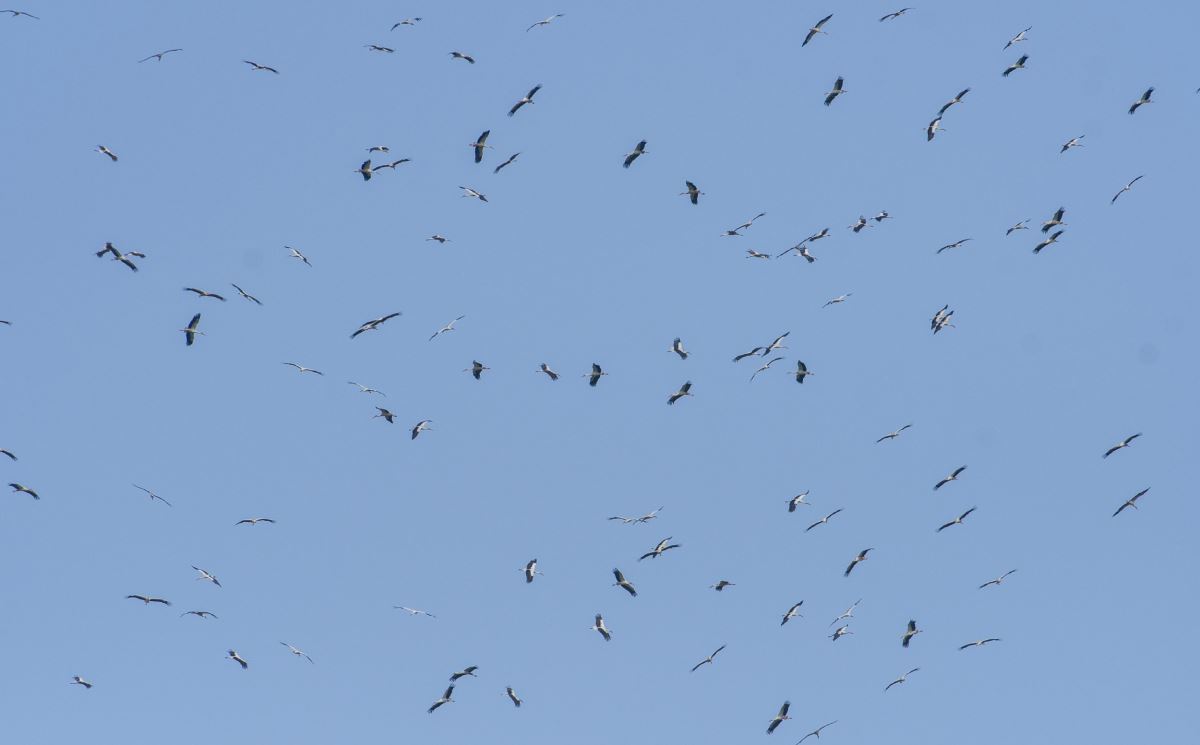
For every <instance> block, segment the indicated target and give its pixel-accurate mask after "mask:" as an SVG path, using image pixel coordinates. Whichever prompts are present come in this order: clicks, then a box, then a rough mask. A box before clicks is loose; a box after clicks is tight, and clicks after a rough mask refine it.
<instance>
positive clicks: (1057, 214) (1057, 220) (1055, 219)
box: [1042, 207, 1067, 233]
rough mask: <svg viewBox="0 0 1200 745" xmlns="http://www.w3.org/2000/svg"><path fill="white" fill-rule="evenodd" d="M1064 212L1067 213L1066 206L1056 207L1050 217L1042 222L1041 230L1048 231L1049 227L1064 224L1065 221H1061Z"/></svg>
mask: <svg viewBox="0 0 1200 745" xmlns="http://www.w3.org/2000/svg"><path fill="white" fill-rule="evenodd" d="M1065 214H1067V208H1066V207H1059V208H1058V209H1056V210H1055V211H1054V214H1053V215H1052V216H1051V217H1050V219H1049V220H1047V221H1046V222H1044V223H1042V232H1043V233H1049V232H1050V228H1053V227H1057V226H1059V225H1066V223H1065V222H1063V215H1065Z"/></svg>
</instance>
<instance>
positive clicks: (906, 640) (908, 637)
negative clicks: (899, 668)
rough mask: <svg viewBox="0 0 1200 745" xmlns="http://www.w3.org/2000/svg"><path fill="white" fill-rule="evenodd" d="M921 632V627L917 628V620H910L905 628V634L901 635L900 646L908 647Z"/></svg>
mask: <svg viewBox="0 0 1200 745" xmlns="http://www.w3.org/2000/svg"><path fill="white" fill-rule="evenodd" d="M919 633H921V629H918V628H917V622H916V621H913V620H909V622H908V627H907V628H905V629H904V635H903V636H901V637H900V646H902V647H904V648H905V649H908V645H909V644H910V643H911V642H912V640H913V637H914V636H916V635H917V634H919Z"/></svg>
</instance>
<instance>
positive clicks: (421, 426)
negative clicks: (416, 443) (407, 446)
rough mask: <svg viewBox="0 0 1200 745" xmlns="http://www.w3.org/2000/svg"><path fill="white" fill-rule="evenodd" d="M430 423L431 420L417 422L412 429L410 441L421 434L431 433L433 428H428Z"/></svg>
mask: <svg viewBox="0 0 1200 745" xmlns="http://www.w3.org/2000/svg"><path fill="white" fill-rule="evenodd" d="M432 423H433V420H432V419H422V420H421V421H419V422H417V423H416V425H415V426H413V428H412V437H411V438H410V439H413V440H415V439H417V435H419V434H421V433H422V432H426V431H433V428H432V427H430V426H429V425H430V424H432Z"/></svg>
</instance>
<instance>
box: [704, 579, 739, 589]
mask: <svg viewBox="0 0 1200 745" xmlns="http://www.w3.org/2000/svg"><path fill="white" fill-rule="evenodd" d="M736 586H737V584H736V583H734V582H730V581H729V580H726V579H721V580H717V583H716V584H714V585H709V586H708V587H709V589H710V590H716V591H717V592H723V591H724V590H725V588H726V587H736Z"/></svg>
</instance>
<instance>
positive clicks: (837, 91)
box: [825, 75, 846, 106]
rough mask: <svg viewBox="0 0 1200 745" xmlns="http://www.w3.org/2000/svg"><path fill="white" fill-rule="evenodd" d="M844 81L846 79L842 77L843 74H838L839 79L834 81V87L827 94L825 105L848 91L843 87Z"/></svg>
mask: <svg viewBox="0 0 1200 745" xmlns="http://www.w3.org/2000/svg"><path fill="white" fill-rule="evenodd" d="M844 82H845V79H844V78H842V76H841V75H839V76H838V79H837V80H835V81H833V88H832V89H831V90H830V91H829V92H828V93H826V94H825V105H826V106H828V105H829V104H831V103H833V102H834V100H835V99H836V98H837V97H838V96H840V95H842V94H843V93H845V92H846V89H845V88H843V87H842V83H844Z"/></svg>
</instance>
